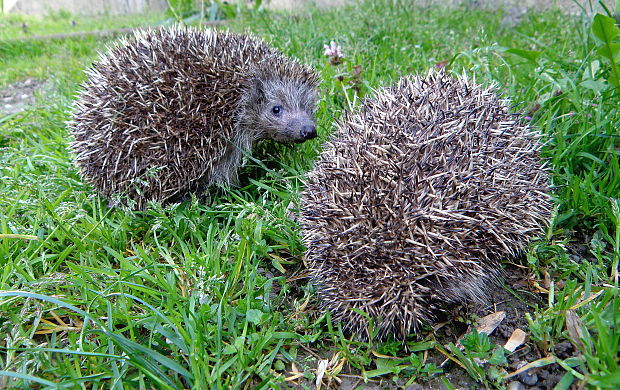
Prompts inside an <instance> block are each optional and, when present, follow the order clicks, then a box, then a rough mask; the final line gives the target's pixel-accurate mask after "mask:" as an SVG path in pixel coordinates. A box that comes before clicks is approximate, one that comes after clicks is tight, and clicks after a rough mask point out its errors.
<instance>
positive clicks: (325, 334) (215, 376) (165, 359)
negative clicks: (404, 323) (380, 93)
mask: <svg viewBox="0 0 620 390" xmlns="http://www.w3.org/2000/svg"><path fill="white" fill-rule="evenodd" d="M504 16H505V15H504V14H503V13H502V12H499V13H491V12H487V11H484V10H479V9H475V8H467V9H466V8H453V9H444V8H419V7H415V6H413V5H408V4H407V3H402V4H399V3H398V2H382V1H376V2H363V3H362V4H360V5H358V6H355V7H346V8H342V9H333V10H318V9H310V10H308V11H304V12H303V13H301V14H287V13H277V12H271V11H254V10H249V9H248V10H243V9H240V12H238V13H237V15H236V17H235V18H234V19H232V20H231V21H230V22H229V23H228V25H227V28H230V29H232V30H236V31H244V30H250V31H252V32H253V33H255V34H257V35H259V36H262V37H265V38H267V39H268V40H270V41H271V42H272V43H273V44H274V45H275V46H277V47H278V48H280V49H281V50H282V51H284V52H285V53H287V54H289V55H291V56H295V57H297V58H299V59H300V60H302V61H304V62H307V63H309V64H311V65H312V66H314V67H315V68H316V69H318V70H319V71H320V72H321V74H322V77H323V80H322V85H321V99H320V102H319V109H318V114H317V120H318V125H319V129H320V133H321V135H320V137H319V139H318V140H315V141H310V142H307V143H305V144H302V145H299V146H295V147H292V148H289V147H284V146H280V145H273V144H268V145H262V146H259V147H258V148H257V150H256V152H255V156H256V157H257V160H256V161H252V162H250V164H249V165H248V166H246V168H244V171H243V176H244V178H245V179H244V183H246V184H245V185H244V186H242V187H241V188H237V189H229V190H224V189H215V190H213V191H212V192H211V193H210V198H211V199H210V201H209V202H207V203H200V202H197V201H196V200H193V201H190V202H186V203H183V204H180V205H174V206H172V207H167V208H163V207H161V206H158V205H152V207H150V208H149V210H147V211H144V212H131V211H127V210H121V209H110V208H108V207H107V200H105V199H102V198H100V197H98V196H96V195H95V194H94V192H93V190H92V188H90V187H89V186H87V185H85V184H84V183H83V182H82V181H81V179H80V177H79V176H78V174H77V171H76V169H75V167H74V165H73V163H72V161H71V156H70V155H69V154H68V152H67V143H68V139H69V137H68V135H67V131H66V128H65V124H64V121H65V120H66V119H67V114H66V109H67V107H68V106H69V104H70V102H71V100H72V96H73V93H74V91H75V90H76V89H77V88H78V85H79V83H80V82H81V81H82V80H83V79H84V74H83V69H84V68H85V67H87V66H88V64H89V63H91V62H92V61H93V60H94V59H95V58H96V56H97V51H98V50H103V48H104V47H105V44H106V43H107V42H109V40H110V39H111V38H101V37H100V38H95V37H89V38H84V39H65V40H53V41H51V42H50V41H41V40H26V41H21V40H19V39H21V38H23V37H24V33H23V31H22V29H21V28H20V27H19V26H20V25H21V23H26V24H28V26H29V27H28V28H29V30H30V31H31V32H32V33H33V34H34V33H36V34H48V33H58V32H65V31H71V30H72V29H73V28H74V27H72V26H71V23H70V21H71V20H73V18H72V17H71V15H68V14H58V15H55V16H53V17H50V18H48V19H45V20H35V19H23V18H21V17H14V16H2V17H0V31H2V33H1V34H2V36H1V40H0V61H1V63H0V65H1V66H0V85H1V86H6V85H10V84H11V83H13V82H15V81H18V80H21V79H24V78H29V77H34V78H37V79H43V80H49V81H50V82H51V83H52V86H53V88H52V92H50V93H49V94H47V95H45V96H41V97H40V98H39V99H38V100H37V103H36V104H35V105H34V106H32V107H31V108H28V109H27V110H26V111H25V112H23V113H20V114H17V115H11V116H5V117H0V177H1V180H0V290H2V291H1V292H0V335H1V337H0V371H1V372H0V375H2V376H4V379H0V387H1V386H7V387H10V388H30V387H32V386H39V387H42V388H47V387H59V388H91V387H92V388H168V389H170V388H172V389H175V388H190V387H191V388H228V387H232V388H238V387H242V388H277V387H284V386H285V384H284V383H285V382H284V378H285V377H289V378H295V377H296V376H299V378H298V379H296V381H295V382H294V383H297V382H299V383H300V386H305V387H311V383H314V381H315V380H316V370H315V368H316V367H317V364H318V360H320V359H327V360H328V363H329V364H328V366H327V370H326V372H325V376H324V382H325V383H327V381H328V380H331V381H332V382H334V381H336V380H337V379H336V378H337V377H338V376H339V375H340V374H341V373H342V372H341V370H344V371H347V370H350V371H351V372H353V373H354V374H355V375H359V378H360V380H361V383H363V382H364V381H368V380H383V381H384V383H385V384H386V385H387V384H390V383H392V384H394V383H398V384H401V385H402V384H404V383H414V382H415V383H418V382H420V381H424V380H429V379H433V378H442V379H441V380H442V381H443V383H444V384H446V386H451V385H450V383H449V382H448V379H446V378H445V377H443V376H442V374H443V373H445V372H446V371H451V372H455V371H458V370H459V369H462V372H463V373H464V374H463V375H465V378H466V380H467V381H469V382H470V383H472V386H474V387H476V386H487V387H498V388H501V387H503V386H506V383H507V382H509V381H510V380H513V379H510V378H508V379H505V380H502V378H503V377H506V375H507V374H508V373H510V372H511V371H514V369H515V368H514V367H511V366H510V365H509V363H508V361H509V359H511V356H512V355H511V354H509V353H507V352H505V351H504V350H503V349H502V348H500V346H499V345H495V344H493V343H492V341H490V340H489V338H488V337H486V338H485V336H486V335H485V334H477V333H470V334H469V335H468V336H467V338H466V340H465V341H464V342H463V346H462V348H459V347H458V346H457V345H456V344H455V343H456V338H451V339H448V340H446V339H442V338H441V337H437V336H436V335H435V334H433V333H432V332H429V333H428V334H426V335H423V336H424V337H423V339H422V340H418V339H416V338H414V337H412V338H411V340H408V341H407V344H406V345H407V349H406V350H405V349H404V348H403V346H402V345H400V344H399V343H394V342H385V343H379V344H377V343H363V342H359V341H355V340H351V339H349V338H347V337H345V336H344V335H343V334H342V332H341V331H340V330H339V328H338V326H337V324H332V323H331V321H330V318H329V315H326V314H323V313H321V312H319V311H317V310H316V307H317V304H316V301H315V300H314V291H313V287H312V286H311V285H309V283H308V282H307V280H305V279H303V278H302V279H299V278H297V277H294V276H291V275H292V274H293V273H294V272H296V271H299V270H300V269H302V267H301V265H300V260H301V258H302V256H303V250H304V248H303V246H302V244H301V241H300V237H299V233H298V231H299V228H298V226H297V224H296V222H295V217H294V215H295V210H296V208H297V201H298V196H299V195H298V194H299V192H300V190H301V189H302V178H303V174H304V172H306V171H307V170H308V169H309V168H310V167H311V165H312V161H313V160H314V158H315V157H316V156H317V155H318V153H319V152H320V145H321V142H323V141H324V140H325V139H326V138H327V136H328V134H329V131H330V129H331V126H332V125H333V122H334V121H335V120H337V119H338V117H339V116H340V113H341V112H342V110H344V109H347V108H349V107H352V106H354V105H355V102H356V101H357V99H358V98H359V97H362V96H364V95H367V94H369V93H371V91H372V89H373V88H376V87H378V86H380V85H385V84H389V83H391V82H392V81H393V80H395V79H397V78H398V77H400V76H402V75H405V74H409V73H424V72H426V71H427V70H428V69H429V68H432V67H434V66H436V65H437V64H441V65H446V66H447V67H448V68H449V69H450V70H453V71H457V72H461V71H462V70H463V69H464V70H465V72H467V73H469V74H472V75H475V76H476V78H477V80H479V81H480V82H485V83H486V82H490V81H494V82H497V83H498V84H499V85H500V88H501V89H502V91H504V92H505V93H506V95H507V96H511V97H512V99H513V101H514V102H515V109H518V110H523V111H528V112H530V116H531V117H532V122H533V124H534V125H536V126H537V127H539V128H540V129H541V130H542V132H543V133H544V134H545V140H546V142H547V144H546V147H545V153H546V157H548V158H549V161H550V164H551V165H552V167H553V172H554V176H553V182H554V185H555V188H556V190H555V193H554V197H555V199H554V200H555V203H556V208H557V211H556V215H555V219H554V222H553V224H552V226H551V227H550V228H549V230H548V233H547V235H546V237H541V238H540V240H539V241H537V242H535V243H533V244H532V245H531V247H530V249H529V250H528V251H527V253H526V254H525V256H524V264H525V265H526V266H527V267H528V269H529V272H530V273H531V275H532V276H531V280H530V282H531V283H532V285H533V286H538V288H536V289H534V288H531V290H532V291H534V293H536V294H537V295H539V296H541V297H543V298H544V299H545V303H544V304H539V305H537V306H535V307H532V310H531V314H528V317H527V320H528V324H527V328H526V329H525V330H526V332H527V334H528V335H529V340H528V344H527V345H528V346H529V348H531V349H536V350H538V351H540V353H541V356H539V358H537V359H536V360H531V361H528V362H529V363H530V364H532V365H533V366H539V367H542V368H549V367H551V366H554V367H556V368H557V370H556V371H559V372H560V373H561V375H559V376H558V381H559V382H558V387H557V388H560V389H566V388H569V386H570V385H571V384H574V385H583V386H588V387H592V388H601V389H603V388H607V389H612V388H617V386H618V385H619V380H620V379H619V378H620V369H619V368H618V352H619V348H620V330H619V326H620V311H619V310H618V308H619V307H620V296H619V293H618V260H619V259H620V250H619V247H620V211H619V210H618V208H619V207H618V206H619V202H620V200H619V199H618V188H619V187H620V167H619V164H618V159H619V155H620V152H619V150H620V138H619V136H618V130H617V129H618V128H619V124H620V113H619V112H618V107H619V105H618V102H619V100H620V99H619V96H618V93H619V92H618V90H617V89H613V88H612V84H613V81H614V79H613V77H611V76H610V73H609V70H610V69H613V67H612V66H611V62H610V61H609V59H608V58H606V57H605V56H603V55H601V54H600V48H601V47H603V46H604V45H605V43H604V42H602V41H600V40H597V38H596V36H595V35H594V34H592V30H591V26H592V18H591V17H584V16H582V17H574V18H568V17H567V16H565V15H563V14H561V13H559V12H554V11H549V12H543V13H534V12H529V13H527V14H525V15H524V16H523V20H522V21H521V22H520V23H519V24H517V25H516V26H515V27H514V28H506V27H505V23H506V19H504ZM165 21H166V16H164V15H151V16H148V17H144V18H133V17H132V18H131V19H129V18H127V19H112V18H104V19H99V20H86V19H84V20H83V19H77V27H75V28H76V29H79V30H86V29H93V30H94V29H100V28H101V29H107V28H118V27H127V26H139V25H153V24H160V23H162V22H165ZM331 40H335V41H336V42H337V43H338V44H339V45H341V46H342V47H343V51H344V53H345V61H344V63H343V64H341V65H337V66H332V65H329V64H328V61H327V59H326V58H325V57H323V55H322V52H323V44H326V43H329V41H331ZM612 43H613V42H612ZM597 50H599V51H598V52H597ZM612 61H613V60H612ZM260 161H262V162H260ZM294 275H299V273H295V274H294ZM524 316H525V314H524ZM467 321H471V319H467ZM566 342H570V343H571V344H573V345H574V348H575V351H576V352H575V353H573V354H572V356H569V357H567V356H564V355H562V354H560V353H558V352H557V349H558V346H560V345H565V344H566ZM451 343H452V344H451ZM438 351H440V352H441V353H445V356H447V357H448V358H449V359H450V361H452V362H454V364H453V366H452V367H450V366H441V365H440V363H441V361H442V360H443V359H439V360H437V359H433V358H432V356H436V355H437V354H438ZM440 356H444V355H440ZM445 356H444V357H445ZM481 359H484V360H486V361H488V363H487V365H486V366H485V369H483V370H481V366H480V364H479V362H480V360H481ZM344 371H343V372H344ZM0 378H1V377H0ZM345 378H346V377H345ZM301 379H303V381H301ZM3 381H4V382H3ZM35 383H38V385H34V384H35ZM473 383H478V385H473Z"/></svg>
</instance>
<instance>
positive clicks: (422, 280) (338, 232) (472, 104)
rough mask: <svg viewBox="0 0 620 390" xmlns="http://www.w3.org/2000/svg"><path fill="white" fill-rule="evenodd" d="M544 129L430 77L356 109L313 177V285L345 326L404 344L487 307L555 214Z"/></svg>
mask: <svg viewBox="0 0 620 390" xmlns="http://www.w3.org/2000/svg"><path fill="white" fill-rule="evenodd" d="M539 138H540V136H539V135H538V134H537V133H536V132H535V131H534V130H533V129H531V128H530V127H529V126H528V125H526V124H524V121H523V120H522V119H521V117H520V116H519V115H517V114H511V113H510V112H509V105H508V101H507V100H505V99H502V98H501V97H500V96H499V95H498V94H497V93H496V92H495V90H494V89H493V88H483V87H481V86H479V85H476V84H475V83H474V82H472V81H470V80H468V79H467V78H466V77H464V76H463V77H456V78H455V77H452V76H449V75H446V74H444V73H436V72H431V73H430V74H429V75H428V76H427V77H417V76H413V77H405V78H403V79H401V80H400V81H399V82H398V83H397V85H395V86H393V87H388V88H384V89H381V90H379V91H378V92H377V93H376V95H375V96H374V97H370V98H367V99H365V100H364V101H363V102H362V104H361V107H360V108H359V109H358V110H357V112H352V113H351V112H349V113H346V114H345V116H344V119H342V120H341V121H340V123H339V124H338V126H337V129H336V132H335V134H334V135H333V137H332V138H331V140H330V141H328V142H327V144H326V145H324V151H323V153H322V155H321V156H320V158H319V160H318V161H317V162H316V164H315V167H314V169H313V170H312V171H311V172H309V174H308V179H307V183H306V189H305V191H304V192H303V193H302V196H301V218H300V222H301V226H302V228H303V231H304V238H303V239H304V243H305V245H306V247H307V252H306V261H307V263H308V265H309V273H310V277H311V280H312V283H313V284H314V285H315V286H316V288H317V292H318V295H319V297H320V298H321V301H322V302H323V305H324V307H325V308H326V309H329V310H330V311H331V313H332V316H333V319H334V320H335V321H336V322H340V323H342V326H343V327H344V329H345V330H347V331H349V332H351V333H357V334H358V335H359V336H360V337H361V338H368V337H369V331H368V329H369V323H368V319H367V317H366V316H365V315H364V314H362V313H361V312H363V313H365V314H366V315H367V316H368V317H370V318H371V319H372V321H373V322H374V329H375V330H376V332H377V337H378V338H379V339H383V338H386V337H388V336H393V337H395V338H397V339H401V340H402V339H405V338H406V337H407V336H408V335H409V334H411V333H412V332H416V331H418V330H419V328H420V326H421V325H422V324H424V323H427V324H432V323H433V322H434V321H435V320H436V319H437V315H438V314H439V313H440V312H441V311H442V310H444V309H445V308H446V304H449V303H463V302H467V301H470V300H473V301H476V302H484V301H485V300H486V297H487V294H488V292H489V289H490V287H492V286H495V285H497V282H498V280H499V276H500V271H499V270H500V267H499V265H498V260H499V259H501V258H504V257H507V256H514V255H516V254H518V253H519V252H520V251H521V250H523V249H524V248H525V247H526V245H527V244H528V242H529V241H530V240H531V239H532V238H534V237H536V236H538V235H540V234H541V233H542V232H543V231H544V226H545V224H546V223H548V221H549V218H550V215H551V209H552V207H551V202H550V197H549V171H548V167H547V165H546V163H545V162H543V161H542V159H541V158H540V154H539V150H540V145H541V144H540V143H539Z"/></svg>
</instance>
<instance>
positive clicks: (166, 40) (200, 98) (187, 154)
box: [68, 26, 318, 209]
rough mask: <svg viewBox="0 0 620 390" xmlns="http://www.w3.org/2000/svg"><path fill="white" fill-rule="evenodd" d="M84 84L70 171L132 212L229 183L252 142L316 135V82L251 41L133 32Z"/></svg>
mask: <svg viewBox="0 0 620 390" xmlns="http://www.w3.org/2000/svg"><path fill="white" fill-rule="evenodd" d="M87 75H88V77H87V80H86V81H85V82H84V83H83V85H82V88H81V91H80V92H79V93H78V96H77V99H76V101H75V104H74V106H73V109H72V112H71V119H70V120H69V122H68V126H69V129H70V132H71V134H72V135H73V137H74V141H73V142H72V144H71V149H72V150H73V152H74V154H75V162H76V164H77V166H78V168H79V170H80V173H81V175H82V177H83V178H84V179H85V181H87V182H88V183H90V184H92V185H93V186H94V187H95V188H96V189H97V191H99V192H100V193H101V194H103V195H105V196H107V197H110V198H115V197H116V198H123V199H125V203H130V204H132V205H133V206H134V207H135V208H137V209H143V208H145V207H146V205H147V203H148V202H149V201H158V202H164V203H165V202H168V201H176V200H179V199H183V198H184V197H187V195H188V194H189V193H192V192H196V193H200V192H202V191H204V190H205V189H206V188H207V187H209V186H210V185H212V184H216V183H217V184H222V185H230V184H234V183H235V182H236V180H237V171H238V169H239V167H240V166H241V165H242V161H243V155H244V154H245V153H249V152H250V151H251V149H252V145H253V144H254V143H255V142H256V141H259V140H263V139H271V140H275V141H279V142H291V143H299V142H303V141H305V140H308V139H312V138H314V137H315V136H316V134H317V133H316V127H315V123H314V119H313V118H314V109H315V102H316V96H317V92H316V90H317V85H318V76H317V74H316V73H315V72H314V71H313V70H312V69H311V68H309V67H307V66H304V65H301V64H300V63H298V62H297V61H295V60H292V59H290V58H287V57H286V56H284V55H283V54H281V53H280V52H278V51H277V50H275V49H273V48H272V47H270V46H269V45H268V44H266V43H265V42H264V41H262V40H260V39H258V38H255V37H252V36H248V35H241V34H234V33H226V32H217V31H200V30H197V29H194V28H187V27H180V26H174V27H167V28H161V29H157V30H141V31H137V32H136V33H135V34H134V36H133V37H132V38H130V39H123V40H121V41H119V42H118V43H116V44H115V45H113V46H112V47H111V48H110V49H109V50H108V52H107V53H106V54H103V55H102V56H101V58H100V59H99V61H98V62H97V63H95V64H94V65H93V66H92V68H91V69H90V70H88V72H87ZM127 199H129V200H130V201H128V202H127Z"/></svg>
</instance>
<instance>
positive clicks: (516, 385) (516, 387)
mask: <svg viewBox="0 0 620 390" xmlns="http://www.w3.org/2000/svg"><path fill="white" fill-rule="evenodd" d="M506 390H525V386H523V384H522V383H521V382H518V381H512V382H510V383H508V386H506Z"/></svg>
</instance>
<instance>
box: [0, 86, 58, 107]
mask: <svg viewBox="0 0 620 390" xmlns="http://www.w3.org/2000/svg"><path fill="white" fill-rule="evenodd" d="M48 89H49V86H48V83H46V82H45V81H41V80H37V79H33V78H27V79H25V80H21V81H18V82H16V83H14V84H11V85H9V86H7V87H5V88H3V89H0V116H3V115H7V114H15V113H18V112H20V111H23V110H24V109H25V108H26V107H28V106H29V105H32V104H34V103H35V102H36V100H37V96H39V95H45V94H46V92H47V90H48Z"/></svg>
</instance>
